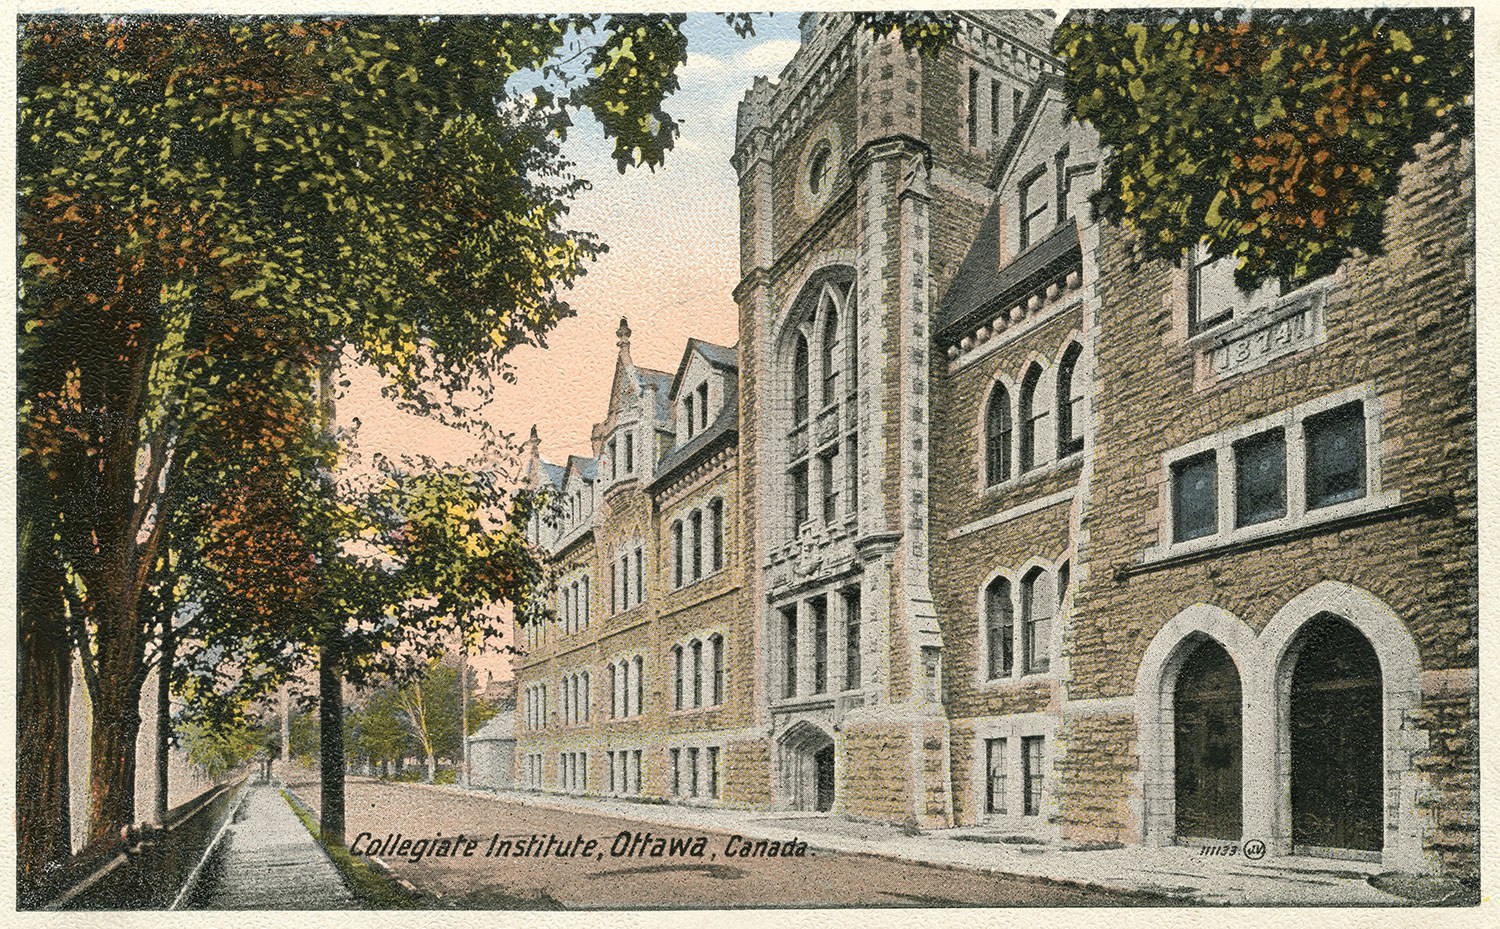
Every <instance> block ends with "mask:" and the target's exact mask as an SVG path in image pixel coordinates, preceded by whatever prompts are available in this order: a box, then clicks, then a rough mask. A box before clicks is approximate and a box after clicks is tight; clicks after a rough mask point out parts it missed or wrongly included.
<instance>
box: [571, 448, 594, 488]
mask: <svg viewBox="0 0 1500 929" xmlns="http://www.w3.org/2000/svg"><path fill="white" fill-rule="evenodd" d="M568 467H570V468H575V467H576V468H577V469H578V473H579V475H580V476H582V477H583V479H584V480H585V481H587V482H588V483H590V484H592V483H594V477H595V476H596V475H597V474H598V472H599V462H598V461H597V460H595V459H593V458H585V457H583V456H582V455H569V456H568Z"/></svg>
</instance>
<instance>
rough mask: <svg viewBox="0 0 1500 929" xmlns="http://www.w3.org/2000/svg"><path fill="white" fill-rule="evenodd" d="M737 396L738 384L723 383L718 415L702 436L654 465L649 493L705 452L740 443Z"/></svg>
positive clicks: (669, 453) (686, 443)
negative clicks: (654, 469) (654, 471)
mask: <svg viewBox="0 0 1500 929" xmlns="http://www.w3.org/2000/svg"><path fill="white" fill-rule="evenodd" d="M739 394H740V390H739V382H738V381H736V380H733V379H728V380H726V381H725V382H724V403H723V405H722V406H720V407H719V413H718V415H717V416H715V417H714V420H713V422H711V423H709V424H708V425H707V426H706V427H705V428H704V429H703V431H702V432H700V433H698V434H697V435H695V436H693V437H692V438H691V439H688V440H687V441H686V442H684V443H682V444H681V445H679V446H677V447H676V448H673V449H672V450H670V451H668V452H667V453H666V454H665V455H663V456H662V459H661V461H660V462H658V463H657V465H656V474H655V475H653V476H652V478H651V483H650V484H648V485H647V489H648V490H654V489H655V488H657V487H660V486H662V485H664V484H667V483H669V482H670V481H671V480H672V478H673V477H675V476H676V475H677V474H680V473H681V472H682V471H683V469H685V468H687V467H690V466H691V465H692V464H693V462H695V461H697V460H698V458H699V456H700V455H702V454H703V453H704V452H706V451H707V450H709V449H711V448H717V447H718V446H719V445H721V444H723V443H726V442H727V443H730V444H733V443H734V442H737V441H738V440H739V435H740V415H739V406H740V403H739V399H740V397H739Z"/></svg>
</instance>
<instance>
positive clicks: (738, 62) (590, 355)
mask: <svg viewBox="0 0 1500 929" xmlns="http://www.w3.org/2000/svg"><path fill="white" fill-rule="evenodd" d="M796 27H797V14H795V13H783V14H780V15H778V16H776V17H774V18H773V19H769V20H768V19H764V18H762V19H761V20H760V21H759V22H758V23H757V32H758V35H757V36H756V37H755V38H751V39H739V38H737V37H735V36H734V34H733V32H732V31H730V30H729V29H728V28H727V27H725V26H723V24H722V22H721V21H717V20H716V17H712V16H710V15H703V16H697V17H693V18H691V19H690V21H689V29H688V32H689V54H688V61H687V64H686V65H685V66H684V67H683V68H682V69H681V71H680V72H679V77H680V80H681V82H682V88H683V89H682V90H681V91H679V92H678V93H677V94H675V95H674V96H673V97H672V98H670V100H669V101H668V110H669V112H671V113H672V114H673V115H674V116H676V117H677V118H678V119H679V120H681V121H682V123H683V127H682V135H681V136H680V137H679V139H678V141H677V145H676V148H675V149H674V150H673V151H671V152H670V153H668V155H667V161H666V165H665V167H663V168H660V169H658V170H656V171H655V172H651V171H647V170H644V169H637V170H630V171H627V172H626V173H625V174H624V175H621V174H619V173H618V172H617V171H616V170H615V167H614V163H613V161H612V160H611V159H610V158H609V149H608V148H607V147H606V146H605V145H604V143H603V138H602V134H601V133H600V132H599V130H598V127H597V125H596V124H594V123H593V122H592V120H590V119H588V118H586V117H579V126H578V127H577V130H576V131H575V133H574V135H573V136H572V137H571V138H570V139H569V141H568V154H569V156H570V157H571V158H573V159H574V160H575V161H576V162H577V170H578V172H579V173H580V174H581V175H582V176H584V177H587V178H589V179H591V180H592V181H593V182H594V189H593V190H591V191H589V192H587V193H585V194H584V195H582V196H581V197H580V198H579V200H578V201H577V202H576V204H575V206H574V209H573V212H572V214H571V217H570V219H571V225H572V226H573V227H574V228H579V229H585V230H590V231H593V232H595V233H597V234H598V235H599V236H600V237H601V238H602V239H603V240H604V241H605V242H607V243H608V245H609V252H608V253H607V254H606V255H604V256H603V257H602V258H600V259H599V260H598V261H597V262H595V263H593V264H592V265H591V266H590V267H589V269H588V274H587V275H586V276H585V277H584V278H583V280H582V281H581V282H580V283H579V285H578V286H577V287H576V288H575V289H574V290H573V291H572V292H571V293H570V294H569V295H568V301H569V303H570V304H571V305H572V307H573V309H574V310H575V311H576V313H577V316H575V317H574V318H572V319H568V320H565V321H564V322H563V323H561V324H560V325H559V326H558V327H557V329H556V330H554V332H553V333H552V334H551V335H550V337H549V339H548V342H549V347H548V348H547V349H545V350H539V349H527V348H522V349H518V350H517V351H516V352H515V353H514V354H513V355H512V356H511V358H510V360H511V362H512V364H514V365H515V368H516V373H517V376H518V383H517V384H514V385H510V384H501V385H498V386H497V390H496V403H495V412H494V413H493V414H492V416H491V421H492V422H493V424H494V425H495V426H497V427H498V428H500V429H501V430H504V431H506V432H511V433H514V434H516V435H517V436H518V437H519V438H524V437H525V435H526V433H527V431H528V430H529V429H530V428H531V426H532V424H536V426H537V428H538V430H539V432H540V435H541V440H542V454H543V455H544V456H546V457H547V458H549V459H551V460H554V461H561V460H563V459H564V458H566V456H567V455H569V454H579V455H588V454H591V453H592V452H591V449H590V447H589V433H590V429H591V427H592V425H593V424H594V423H595V422H596V421H598V420H600V419H602V418H603V416H604V414H605V411H606V405H607V403H608V393H609V386H610V377H611V375H612V374H613V371H614V363H615V357H616V354H617V349H616V347H615V329H616V327H617V326H618V325H619V320H620V317H622V316H624V317H628V318H629V320H630V326H631V329H632V330H633V336H632V339H631V355H632V358H633V360H634V361H635V363H636V364H637V365H642V366H645V367H650V368H657V369H661V370H665V371H674V370H676V367H677V363H678V361H679V360H680V359H681V356H682V352H683V348H684V346H685V343H686V341H687V339H688V337H689V336H695V337H697V338H701V339H707V340H708V341H710V342H718V343H720V344H724V345H730V344H733V343H734V342H735V341H736V339H737V329H738V323H737V318H736V317H737V309H736V307H735V304H734V301H733V299H732V298H731V296H730V294H731V291H732V290H733V288H734V286H735V284H736V283H738V281H739V254H738V248H739V245H738V241H739V232H738V230H739V207H738V194H737V188H736V179H735V174H734V169H733V168H732V167H731V166H730V164H729V158H730V155H731V154H732V152H733V147H734V124H735V110H736V105H737V104H738V102H739V100H740V98H741V96H742V95H743V93H744V91H745V89H746V88H747V87H748V86H749V84H750V81H751V79H752V78H753V77H754V76H755V75H757V74H766V75H770V76H772V77H774V76H775V75H776V74H777V73H779V72H780V70H781V68H782V67H783V66H784V65H785V64H786V62H787V61H789V60H790V59H791V56H792V54H793V52H795V51H796V46H797V43H796V40H795V35H796ZM350 381H351V386H350V388H349V390H348V392H347V394H346V395H345V396H344V397H343V398H342V399H341V401H340V403H339V418H340V420H341V421H345V422H347V421H348V420H349V419H351V418H353V417H358V418H359V419H360V421H361V428H360V432H359V442H358V444H359V447H360V450H361V451H362V452H363V453H366V454H369V453H373V452H377V451H379V452H383V453H385V454H386V455H390V456H393V457H399V456H400V455H401V454H403V453H408V452H412V451H417V450H420V451H422V452H425V453H426V454H430V455H434V456H436V457H439V458H444V459H447V460H451V461H455V462H458V461H462V460H463V459H464V458H466V457H467V456H468V455H469V454H470V453H472V452H473V450H474V446H473V443H472V441H471V440H469V439H468V437H467V436H464V435H463V434H460V433H455V432H453V431H452V430H449V429H446V428H444V427H442V426H441V425H438V424H437V423H434V422H431V421H428V420H423V419H421V418H418V417H415V416H410V415H407V414H404V413H402V412H400V411H399V410H396V409H394V408H393V407H392V406H391V405H390V404H389V403H388V402H386V401H385V400H383V399H382V398H381V397H380V394H379V382H378V380H377V379H376V378H375V377H374V376H373V375H372V374H369V373H368V372H359V371H355V372H350ZM475 663H476V665H477V666H478V667H479V669H480V680H481V683H482V682H483V679H484V671H485V670H493V671H494V673H495V676H496V677H497V678H503V677H509V675H510V671H509V664H508V661H507V660H506V659H505V658H504V657H503V656H482V657H480V658H478V659H476V662H475Z"/></svg>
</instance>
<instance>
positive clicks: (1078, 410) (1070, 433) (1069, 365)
mask: <svg viewBox="0 0 1500 929" xmlns="http://www.w3.org/2000/svg"><path fill="white" fill-rule="evenodd" d="M1082 355H1083V346H1082V345H1079V344H1078V343H1077V342H1074V343H1073V344H1072V345H1069V346H1068V350H1067V351H1066V352H1064V353H1063V358H1062V363H1061V364H1059V365H1058V366H1057V457H1059V458H1066V457H1067V456H1068V455H1071V454H1073V453H1074V452H1078V451H1082V450H1083V378H1082V377H1080V376H1079V373H1078V359H1079V358H1080V357H1081V356H1082Z"/></svg>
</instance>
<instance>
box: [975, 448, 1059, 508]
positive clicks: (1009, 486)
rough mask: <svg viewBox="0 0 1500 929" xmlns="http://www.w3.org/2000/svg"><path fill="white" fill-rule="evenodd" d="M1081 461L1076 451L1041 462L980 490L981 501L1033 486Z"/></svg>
mask: <svg viewBox="0 0 1500 929" xmlns="http://www.w3.org/2000/svg"><path fill="white" fill-rule="evenodd" d="M1082 461H1083V450H1082V449H1079V450H1078V451H1076V452H1072V453H1071V454H1069V455H1067V456H1065V457H1063V458H1054V459H1052V460H1051V461H1045V462H1042V463H1041V464H1039V465H1034V466H1033V467H1032V468H1031V470H1029V471H1023V472H1021V473H1020V474H1017V475H1015V476H1014V477H1009V478H1006V479H1005V480H1003V481H1001V482H1000V483H998V484H988V485H986V486H984V487H982V488H980V491H979V494H980V497H981V498H982V499H987V498H989V497H998V496H1000V495H1001V494H1006V493H1010V492H1011V491H1014V490H1019V489H1021V488H1024V487H1025V486H1026V485H1028V484H1034V483H1036V482H1037V481H1040V480H1041V479H1042V478H1044V477H1047V476H1048V475H1050V474H1055V473H1057V472H1058V471H1066V470H1067V469H1068V468H1071V467H1073V466H1074V465H1076V464H1079V463H1080V462H1082Z"/></svg>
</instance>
